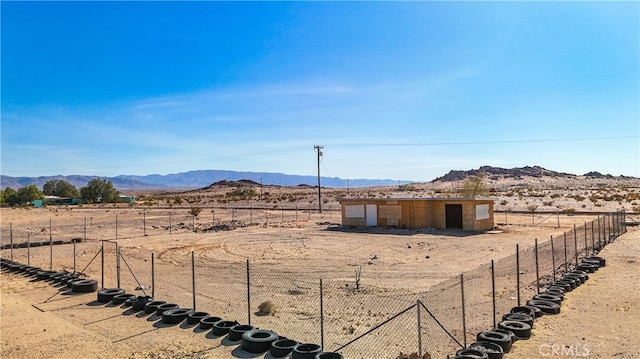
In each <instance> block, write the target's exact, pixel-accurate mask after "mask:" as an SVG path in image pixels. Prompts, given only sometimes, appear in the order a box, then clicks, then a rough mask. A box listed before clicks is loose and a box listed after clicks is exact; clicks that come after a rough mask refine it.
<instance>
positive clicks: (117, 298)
mask: <svg viewBox="0 0 640 359" xmlns="http://www.w3.org/2000/svg"><path fill="white" fill-rule="evenodd" d="M135 298H136V295H135V294H125V293H123V294H118V295H116V296H115V297H113V299H112V300H111V303H113V304H116V305H117V304H122V303H124V302H126V301H127V300H129V299H131V300H133V299H135Z"/></svg>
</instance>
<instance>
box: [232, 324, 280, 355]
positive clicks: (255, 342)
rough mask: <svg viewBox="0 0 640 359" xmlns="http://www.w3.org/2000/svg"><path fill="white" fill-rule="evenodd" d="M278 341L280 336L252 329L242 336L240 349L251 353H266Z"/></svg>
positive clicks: (269, 331) (267, 331)
mask: <svg viewBox="0 0 640 359" xmlns="http://www.w3.org/2000/svg"><path fill="white" fill-rule="evenodd" d="M276 340H278V334H276V333H275V332H273V331H271V330H263V329H252V330H249V331H246V332H244V333H243V334H242V342H241V343H240V347H241V348H242V349H244V350H245V351H248V352H249V353H254V354H259V353H266V352H268V351H269V349H271V344H272V343H273V342H275V341H276Z"/></svg>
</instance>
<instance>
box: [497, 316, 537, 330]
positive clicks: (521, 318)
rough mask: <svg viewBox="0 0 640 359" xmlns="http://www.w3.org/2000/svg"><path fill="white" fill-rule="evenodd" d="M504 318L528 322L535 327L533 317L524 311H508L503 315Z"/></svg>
mask: <svg viewBox="0 0 640 359" xmlns="http://www.w3.org/2000/svg"><path fill="white" fill-rule="evenodd" d="M502 320H511V321H516V322H522V323H527V324H528V325H529V326H530V327H532V328H533V317H532V316H530V315H529V314H524V313H508V314H505V315H503V316H502Z"/></svg>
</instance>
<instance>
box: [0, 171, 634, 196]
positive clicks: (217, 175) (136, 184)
mask: <svg viewBox="0 0 640 359" xmlns="http://www.w3.org/2000/svg"><path fill="white" fill-rule="evenodd" d="M481 173H482V174H484V175H486V176H487V177H488V178H489V179H492V180H495V179H501V178H510V179H521V178H525V177H526V178H542V177H550V178H566V179H578V178H579V177H580V176H578V175H575V174H570V173H563V172H556V171H552V170H548V169H545V168H542V167H540V166H532V167H530V166H526V167H518V168H511V169H507V168H500V167H492V166H482V167H480V168H478V169H472V170H467V171H461V170H452V171H449V173H447V174H445V175H444V176H442V177H438V178H436V179H434V180H433V181H432V182H452V181H460V180H464V179H466V178H468V177H469V176H474V175H478V174H481ZM582 177H584V178H594V179H634V177H628V176H618V177H614V176H612V175H609V174H606V175H604V174H601V173H599V172H589V173H586V174H584V175H582ZM94 178H101V179H105V180H108V181H111V182H112V183H113V185H114V187H115V188H117V189H118V190H140V189H167V190H170V189H194V188H203V187H207V186H210V185H212V184H213V183H216V182H220V181H240V180H250V181H254V182H255V183H262V184H264V185H280V186H298V185H309V186H315V185H316V184H317V183H318V177H317V176H302V175H288V174H284V173H271V172H237V171H225V170H200V171H189V172H182V173H173V174H168V175H159V174H152V175H146V176H135V175H120V176H116V177H99V176H81V175H70V176H61V175H58V176H41V177H11V176H4V175H0V188H2V189H5V188H7V187H12V188H14V189H18V188H20V187H23V186H28V185H30V184H35V185H36V186H38V187H39V188H42V185H44V183H45V182H47V181H49V180H54V179H56V180H65V181H67V182H69V183H71V184H73V185H74V186H76V187H78V188H81V187H84V186H86V185H87V182H89V181H90V180H92V179H94ZM320 183H321V185H322V186H323V187H333V188H346V187H347V186H349V187H352V188H354V187H374V186H391V185H398V184H405V183H409V181H398V180H391V179H349V180H346V179H342V178H338V177H321V179H320Z"/></svg>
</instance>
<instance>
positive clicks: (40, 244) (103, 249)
mask: <svg viewBox="0 0 640 359" xmlns="http://www.w3.org/2000/svg"><path fill="white" fill-rule="evenodd" d="M235 215H236V214H233V216H234V217H235ZM254 215H255V213H253V212H252V213H244V214H243V216H249V218H252V219H253V216H254ZM288 215H291V216H296V214H292V213H288ZM283 216H284V214H283ZM141 218H142V221H143V226H144V229H143V231H144V235H153V228H154V226H160V225H161V224H160V223H161V221H160V220H159V219H157V218H152V217H150V216H146V214H144V212H143V214H141ZM187 218H188V217H181V218H178V217H177V216H173V217H172V220H173V221H175V222H173V223H174V224H168V225H169V226H181V225H182V224H185V223H188V222H187V221H186V219H187ZM188 219H189V220H192V218H188ZM212 219H213V218H212ZM298 220H299V219H298ZM154 221H156V222H154ZM233 221H236V219H235V218H234V219H233V220H232V222H233ZM167 222H168V221H167ZM211 223H212V224H214V223H216V222H215V219H213V221H212V222H211ZM218 223H221V222H218ZM625 223H626V222H625V213H624V212H615V213H607V214H602V215H599V216H598V217H597V219H595V220H593V221H591V222H585V223H584V224H583V225H580V226H577V225H574V226H573V228H570V229H569V230H568V231H566V232H564V233H562V234H561V235H557V236H552V237H550V238H548V239H544V238H533V239H532V240H531V241H527V242H526V243H525V242H520V243H516V244H515V245H514V252H513V254H512V255H510V256H507V257H504V258H501V259H499V260H497V261H491V262H490V263H487V264H484V265H482V266H480V267H478V268H475V269H473V270H470V271H467V272H465V273H461V274H459V275H455V276H453V277H451V278H450V279H448V280H445V281H442V282H440V283H439V284H437V285H434V286H433V287H431V288H430V289H429V290H428V291H424V292H420V293H414V292H411V291H409V290H406V289H393V288H382V287H380V288H378V287H375V286H373V285H367V286H366V287H357V286H356V285H354V280H353V278H311V277H308V276H306V277H305V276H301V275H299V274H297V273H295V272H291V271H286V270H283V269H282V268H279V267H278V266H277V265H266V264H254V263H252V262H251V261H249V260H247V261H246V262H237V261H221V260H216V261H212V260H209V259H207V258H206V256H196V255H195V252H196V251H197V249H193V250H190V251H184V252H173V253H170V255H169V254H168V253H167V252H161V253H154V252H149V251H148V250H147V249H144V248H142V247H123V246H120V245H119V244H118V241H117V240H100V241H99V243H100V246H99V247H97V246H96V242H86V241H84V239H86V235H87V232H89V231H88V228H87V226H95V224H92V222H91V221H88V223H87V221H86V220H82V219H77V223H75V224H74V226H75V227H74V228H76V229H78V228H83V230H82V231H81V232H80V233H82V236H80V237H79V236H77V235H74V234H64V231H63V230H60V229H56V236H55V238H56V241H54V240H52V237H53V236H52V234H51V233H52V228H51V226H49V228H47V227H44V230H38V231H39V233H36V232H37V231H36V232H34V230H33V229H31V228H29V229H27V230H25V229H22V228H13V227H12V228H9V229H8V230H7V229H6V228H3V233H6V232H9V233H8V234H9V235H10V236H11V237H12V238H11V246H10V247H9V248H5V249H4V250H2V257H3V258H10V259H13V260H22V259H25V260H24V262H25V263H29V264H31V265H36V266H38V265H39V266H42V267H43V268H44V267H50V268H53V267H55V268H57V269H67V270H73V271H74V272H75V271H77V269H78V268H81V270H80V271H79V272H81V273H87V274H89V275H92V276H96V277H97V276H98V275H99V276H100V279H101V282H100V286H101V287H103V288H106V287H119V288H123V289H126V290H127V291H128V292H135V291H139V292H140V294H143V295H146V294H152V295H153V296H154V297H156V298H158V299H160V300H164V301H167V302H173V303H178V304H180V305H182V306H191V307H193V308H194V309H195V308H197V310H199V311H207V312H209V313H210V314H212V315H216V316H220V317H223V318H225V319H228V320H237V321H238V322H241V323H245V324H251V325H253V326H257V327H260V328H268V329H271V330H274V331H276V332H277V333H278V334H280V335H282V336H286V337H289V338H292V339H295V340H298V341H300V342H312V343H319V344H321V345H322V346H323V347H324V349H325V350H328V351H338V352H341V353H342V354H343V355H344V356H345V357H351V358H362V357H369V358H371V357H377V358H393V359H395V358H400V357H402V356H401V354H400V353H402V354H403V355H404V354H406V355H409V354H411V353H416V354H418V355H419V356H420V357H422V355H423V354H426V353H428V354H429V355H430V356H431V358H433V359H436V358H446V357H447V355H449V354H452V353H453V352H455V350H456V349H460V348H461V347H465V346H467V344H469V343H470V342H472V341H473V340H474V338H475V334H476V333H478V332H480V331H484V330H487V329H490V328H492V327H494V326H495V325H496V323H497V321H499V317H501V315H502V314H505V313H507V312H508V311H509V309H510V308H511V307H513V306H516V305H521V304H523V302H524V299H523V298H531V297H532V296H533V295H534V294H536V293H539V292H540V289H541V288H543V287H544V286H546V285H547V284H549V283H551V282H553V281H554V280H555V278H557V277H558V276H559V275H562V274H563V273H566V272H567V271H569V270H570V269H571V268H572V267H574V266H576V265H577V264H578V263H579V261H580V260H581V259H582V258H583V257H586V256H590V255H593V254H595V253H598V251H600V250H601V249H602V248H603V247H604V246H606V245H607V244H609V243H610V242H611V241H613V240H614V239H615V238H617V237H618V236H619V235H620V234H622V233H624V232H626V227H625ZM235 224H239V222H235ZM147 226H149V228H148V229H147ZM116 228H117V225H116ZM175 228H176V229H177V228H178V227H175ZM111 229H114V228H111ZM190 229H191V230H193V229H197V228H196V227H195V226H194V227H192V228H189V227H188V226H187V228H186V230H190ZM130 232H131V229H123V230H121V231H119V233H120V234H121V235H127V233H130ZM16 233H18V234H19V236H23V237H24V238H26V242H24V243H27V245H26V246H24V245H22V244H20V243H22V242H20V243H18V244H20V245H19V246H15V248H14V244H16V243H14V241H13V237H17V236H16ZM83 236H84V238H83ZM5 238H6V237H5ZM34 238H36V240H35V241H33V242H32V239H34ZM43 238H44V239H45V240H42V239H43ZM59 238H63V239H59ZM80 239H82V240H80ZM5 242H6V241H3V244H4V243H5ZM16 242H18V241H16ZM18 247H19V248H18ZM70 255H72V256H73V267H72V268H71V267H70V266H69V265H68V264H67V263H63V265H62V268H61V266H60V265H59V261H58V257H65V256H66V257H69V256H70ZM158 259H160V260H158ZM136 271H137V272H136ZM356 284H357V283H356ZM149 290H151V292H149Z"/></svg>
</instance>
